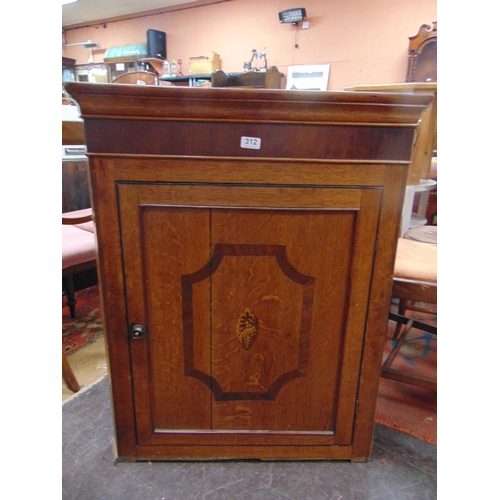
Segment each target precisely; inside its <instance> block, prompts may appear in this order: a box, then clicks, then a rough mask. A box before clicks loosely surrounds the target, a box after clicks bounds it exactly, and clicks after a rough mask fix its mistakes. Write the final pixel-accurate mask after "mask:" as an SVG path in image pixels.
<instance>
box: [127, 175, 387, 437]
mask: <svg viewBox="0 0 500 500" xmlns="http://www.w3.org/2000/svg"><path fill="white" fill-rule="evenodd" d="M118 192H119V200H120V219H121V221H120V222H121V238H122V244H123V259H124V269H125V285H126V295H127V311H128V324H129V326H130V325H133V324H141V325H144V326H145V328H146V331H147V333H146V334H145V335H144V336H143V337H141V338H140V339H132V338H131V339H130V340H129V343H130V351H131V358H132V374H133V385H134V398H135V409H136V427H137V442H138V444H139V445H194V444H196V445H217V444H230V445H240V444H241V445H252V444H254V445H319V446H324V445H347V444H350V442H351V436H352V427H353V420H354V411H355V403H356V389H357V384H358V373H359V363H360V357H361V346H362V341H363V335H364V324H365V315H366V308H367V297H368V291H369V286H370V280H371V272H372V261H373V253H374V248H375V234H376V228H377V221H378V212H379V209H380V191H379V190H377V189H342V188H320V189H315V188H301V187H293V188H282V187H272V186H269V187H251V186H214V185H201V184H199V185H197V184H195V185H179V184H154V185H153V184H152V185H148V184H120V185H119V187H118ZM361 240H362V241H363V242H364V244H363V245H357V241H361ZM367 242H368V244H367Z"/></svg>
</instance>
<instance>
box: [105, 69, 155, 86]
mask: <svg viewBox="0 0 500 500" xmlns="http://www.w3.org/2000/svg"><path fill="white" fill-rule="evenodd" d="M112 83H125V84H129V85H130V84H132V85H158V77H157V76H156V75H155V74H154V73H150V72H149V71H130V72H129V73H123V75H119V76H117V77H116V78H115V79H114V80H113V82H112Z"/></svg>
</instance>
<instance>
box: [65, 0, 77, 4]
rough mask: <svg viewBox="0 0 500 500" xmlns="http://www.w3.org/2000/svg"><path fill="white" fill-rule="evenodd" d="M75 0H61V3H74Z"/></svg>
mask: <svg viewBox="0 0 500 500" xmlns="http://www.w3.org/2000/svg"><path fill="white" fill-rule="evenodd" d="M76 1H77V0H62V4H63V5H68V4H69V3H75V2H76Z"/></svg>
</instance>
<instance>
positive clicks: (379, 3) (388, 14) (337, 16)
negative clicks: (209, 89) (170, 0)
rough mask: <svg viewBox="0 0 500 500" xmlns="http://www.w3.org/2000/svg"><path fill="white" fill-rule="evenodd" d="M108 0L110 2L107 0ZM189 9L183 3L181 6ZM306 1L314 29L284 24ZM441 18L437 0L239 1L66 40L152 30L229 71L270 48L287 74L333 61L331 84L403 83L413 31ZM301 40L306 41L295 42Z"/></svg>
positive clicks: (77, 52)
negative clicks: (211, 56) (285, 15)
mask: <svg viewBox="0 0 500 500" xmlns="http://www.w3.org/2000/svg"><path fill="white" fill-rule="evenodd" d="M103 1H105V0H103ZM179 7H181V8H182V7H183V6H179ZM295 7H305V8H306V10H307V16H308V20H309V28H308V29H302V27H301V26H300V25H299V29H298V30H297V28H296V27H294V26H292V25H291V24H284V25H282V24H280V23H279V21H278V12H279V11H281V10H284V9H288V8H295ZM436 20H437V0H303V1H302V2H296V1H295V0H293V1H292V0H232V1H229V2H224V3H217V4H213V5H206V6H201V7H197V8H191V9H185V10H179V11H174V12H166V13H162V14H156V15H152V16H146V17H137V18H135V19H130V20H123V21H116V22H107V23H106V27H104V26H103V25H101V24H99V23H96V24H95V25H93V26H90V27H85V28H77V29H75V28H73V29H66V30H65V38H66V43H68V44H69V43H77V42H82V41H86V40H89V39H90V40H92V41H95V42H99V43H100V44H101V49H97V50H94V61H96V62H99V61H102V59H103V55H104V52H105V50H106V49H107V48H109V47H112V46H116V45H125V44H131V43H140V42H145V41H146V32H147V30H148V29H150V28H151V29H156V30H160V31H165V32H166V33H167V57H168V59H169V60H170V61H171V60H172V59H174V58H175V59H178V58H180V59H182V61H183V68H184V73H187V71H188V64H187V63H188V60H189V57H190V56H196V55H208V53H209V51H211V50H213V51H215V52H217V53H218V54H220V56H221V59H222V69H223V70H224V71H226V72H234V71H242V70H243V63H244V62H245V61H248V60H249V59H250V57H251V50H252V49H256V50H257V51H259V52H267V59H268V63H269V65H274V66H278V68H279V69H280V70H281V71H283V72H285V73H286V70H287V67H288V66H290V65H298V64H326V63H329V64H330V78H329V83H328V89H329V90H342V89H343V88H345V87H347V86H350V85H360V84H373V83H397V82H404V80H405V76H406V66H407V58H408V37H409V36H413V35H416V34H417V32H418V29H419V28H420V26H421V25H422V24H431V23H432V22H433V21H436ZM295 43H297V44H298V45H299V47H298V48H295ZM62 55H63V56H66V57H70V58H73V59H76V60H77V64H85V63H87V61H88V56H89V51H88V49H84V48H82V47H63V54H62Z"/></svg>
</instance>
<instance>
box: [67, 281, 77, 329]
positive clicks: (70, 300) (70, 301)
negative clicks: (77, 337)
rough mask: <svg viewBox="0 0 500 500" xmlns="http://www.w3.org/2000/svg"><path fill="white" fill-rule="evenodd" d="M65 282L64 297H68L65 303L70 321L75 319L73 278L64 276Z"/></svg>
mask: <svg viewBox="0 0 500 500" xmlns="http://www.w3.org/2000/svg"><path fill="white" fill-rule="evenodd" d="M65 282H66V296H67V297H68V300H67V301H66V304H67V305H68V306H69V313H70V316H71V318H72V319H75V318H76V308H75V304H76V299H75V286H74V284H73V276H66V278H65Z"/></svg>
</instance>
